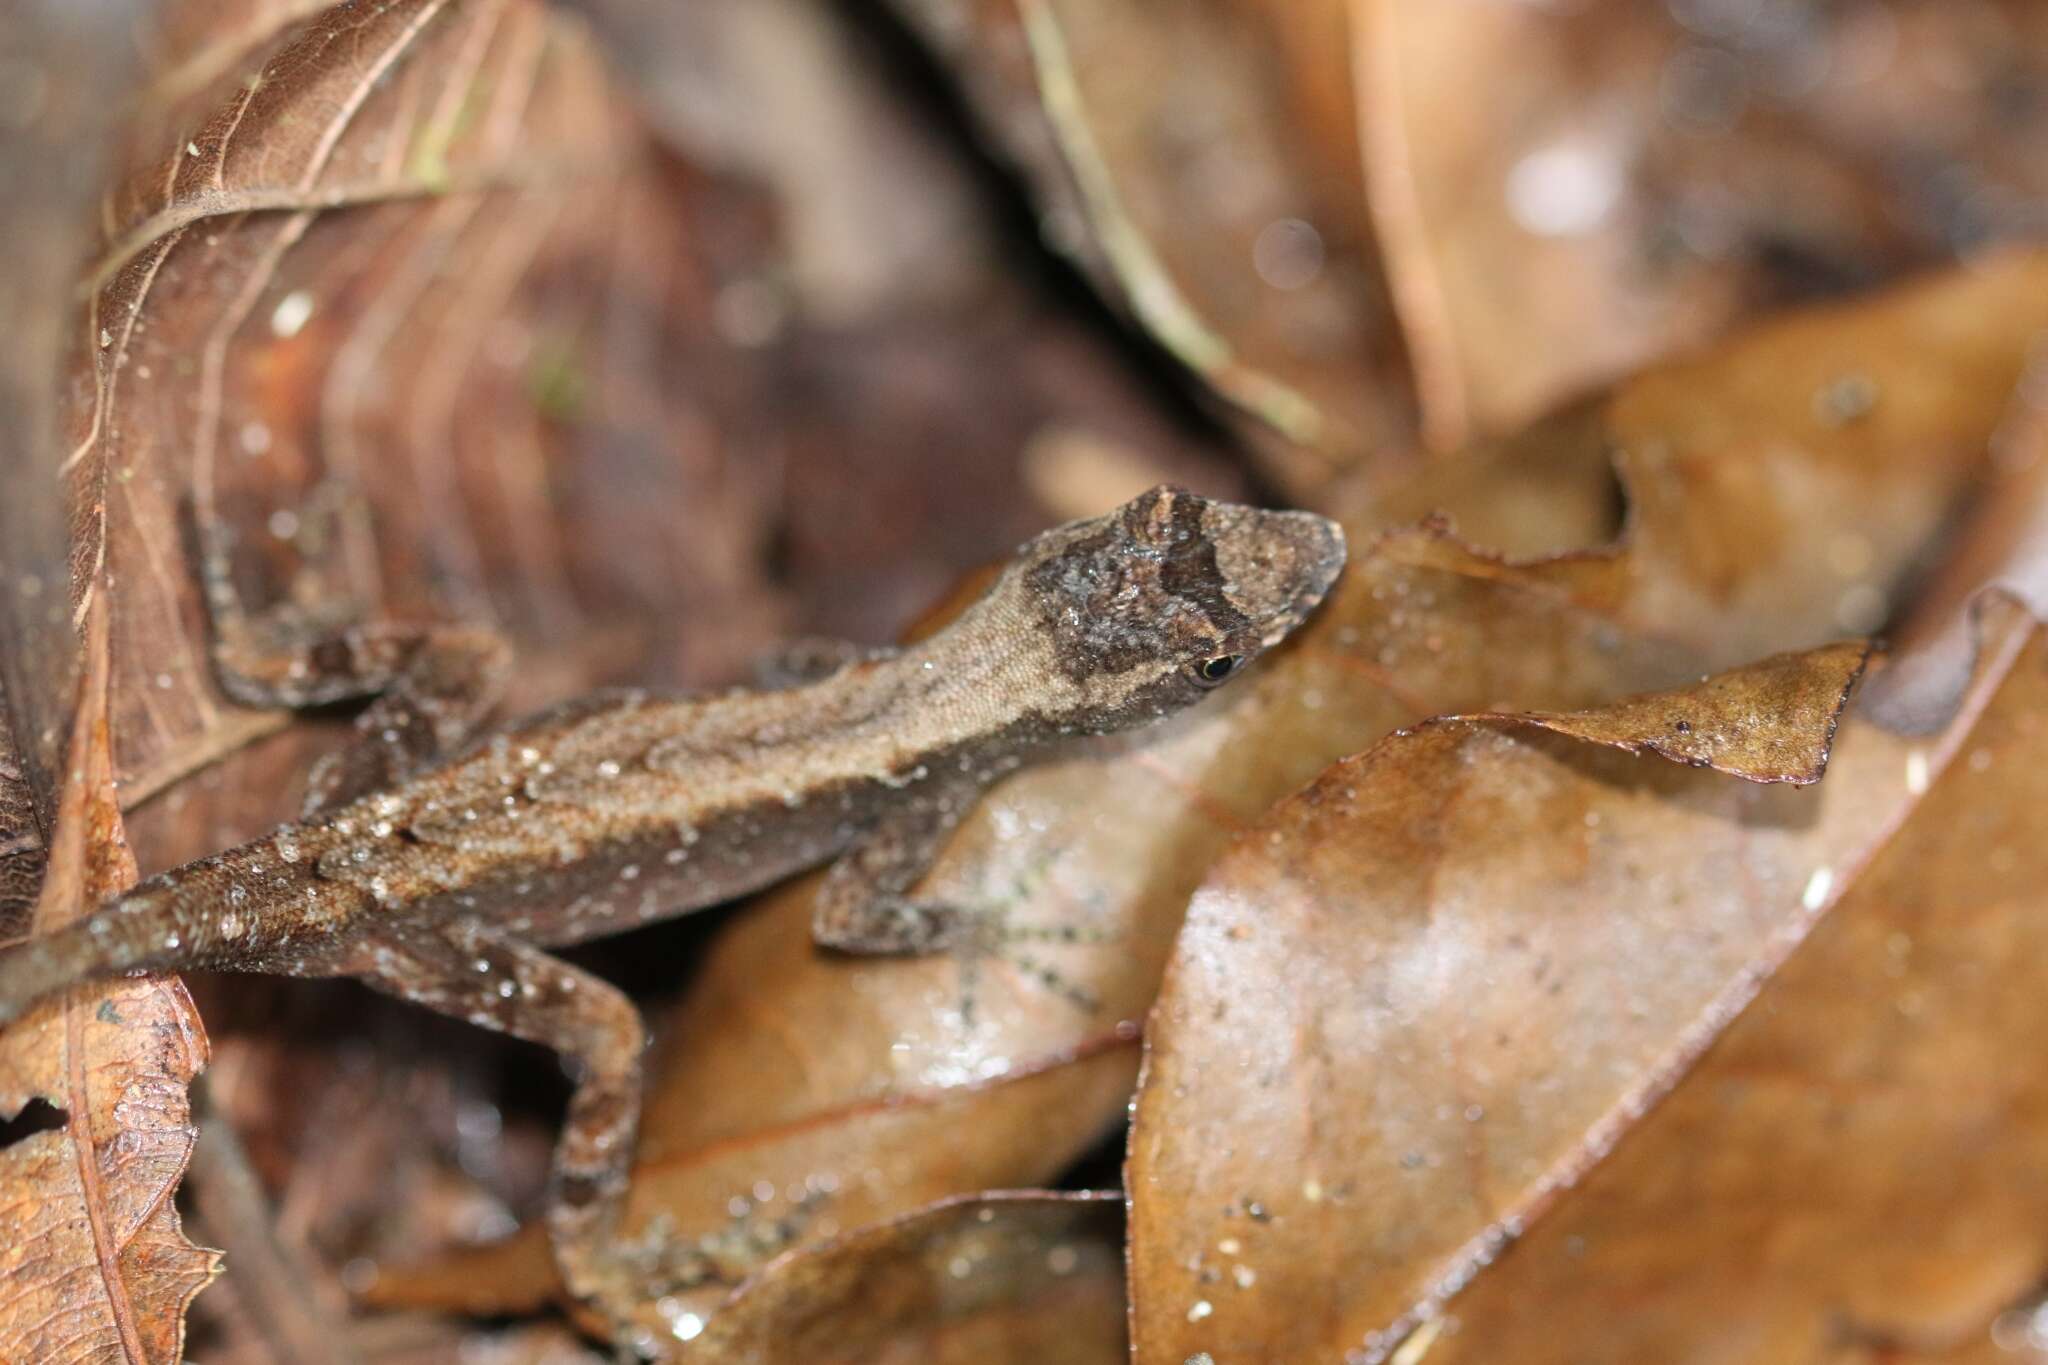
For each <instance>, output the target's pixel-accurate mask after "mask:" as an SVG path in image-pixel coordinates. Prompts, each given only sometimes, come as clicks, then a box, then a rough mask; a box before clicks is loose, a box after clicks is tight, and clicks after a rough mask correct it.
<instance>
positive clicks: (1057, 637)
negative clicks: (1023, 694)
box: [1012, 486, 1344, 732]
mask: <svg viewBox="0 0 2048 1365" xmlns="http://www.w3.org/2000/svg"><path fill="white" fill-rule="evenodd" d="M1343 567H1344V533H1343V531H1342V530H1341V529H1340V528H1339V527H1338V526H1337V524H1336V523H1335V522H1332V521H1329V520H1326V519H1325V518H1322V517H1318V516H1314V515H1312V514H1310V513H1307V512H1269V511H1263V510H1261V509H1258V508H1254V507H1241V506H1238V505H1237V504H1235V503H1227V502H1214V501H1211V500H1210V499H1208V498H1204V497H1202V496H1200V495H1199V494H1195V493H1190V492H1187V491H1186V490H1184V489H1179V488H1170V487H1164V486H1162V487H1159V488H1154V489H1152V490H1151V491H1150V492H1148V493H1145V494H1143V495H1141V496H1139V497H1137V498H1135V499H1133V500H1132V501H1130V502H1128V503H1125V504H1124V505H1123V506H1122V507H1119V508H1117V509H1116V510H1115V511H1113V512H1110V513H1108V514H1106V515H1104V516H1100V517H1095V518H1093V519H1091V520H1087V521H1076V522H1070V523H1068V524H1067V525H1065V526H1060V527H1056V528H1054V529H1053V530H1050V531H1047V532H1045V533H1044V534H1043V535H1041V536H1039V537H1037V538H1036V539H1034V540H1032V541H1030V542H1029V543H1028V544H1026V545H1025V546H1024V547H1023V549H1022V550H1021V551H1020V553H1019V556H1018V562H1017V564H1016V566H1015V568H1016V576H1015V578H1014V579H1013V580H1012V581H1013V583H1014V584H1015V586H1016V587H1017V589H1018V590H1019V591H1020V592H1021V594H1022V596H1023V601H1024V608H1025V611H1026V612H1027V613H1028V614H1029V615H1030V616H1031V617H1033V618H1035V624H1036V625H1037V626H1038V627H1039V628H1040V631H1041V638H1043V639H1044V640H1045V641H1046V643H1047V647H1048V648H1049V651H1050V654H1051V666H1052V668H1053V669H1055V670H1056V671H1057V672H1058V673H1060V674H1061V675H1063V676H1064V678H1065V679H1066V680H1067V681H1068V682H1070V683H1071V684H1073V694H1077V695H1076V705H1075V706H1074V708H1073V710H1072V711H1071V713H1070V714H1068V715H1066V716H1063V717H1061V720H1062V722H1063V723H1064V724H1067V725H1070V726H1071V727H1072V728H1074V729H1079V730H1087V731H1093V732H1106V731H1110V730H1119V729H1123V728H1125V727H1127V726H1131V725H1137V724H1142V723H1143V722H1145V721H1148V720H1151V719H1153V718H1154V717H1156V716H1160V715H1164V714H1166V713H1167V712H1169V711H1175V710H1178V709H1180V708H1181V707H1183V706H1186V705H1188V704H1189V703H1190V702H1193V701H1195V700H1196V699H1197V698H1199V697H1200V696H1201V695H1202V694H1203V693H1205V692H1207V691H1209V690H1210V689H1211V688H1214V687H1216V686H1217V685H1218V684H1220V683H1222V682H1223V681H1224V680H1225V679H1227V678H1230V677H1232V676H1233V675H1235V674H1236V673H1237V672H1239V671H1240V670H1241V669H1243V667H1244V666H1245V665H1246V664H1248V663H1250V662H1251V661H1252V659H1254V658H1255V657H1257V656H1258V654H1259V653H1260V652H1261V651H1263V650H1265V649H1267V648H1268V647H1269V646H1271V645H1274V644H1277V643H1278V642H1279V641H1280V640H1281V639H1283V638H1284V637H1285V636H1286V635H1287V633H1288V632H1289V631H1291V630H1293V629H1294V627H1295V626H1297V625H1299V624H1300V623H1301V621H1302V619H1303V618H1304V617H1306V616H1307V615H1308V614H1309V612H1310V611H1312V610H1314V608H1315V606H1316V604H1317V603H1318V602H1320V601H1322V599H1323V594H1324V593H1325V592H1327V591H1328V590H1329V588H1330V584H1331V583H1332V582H1334V581H1335V580H1336V577H1337V574H1338V572H1339V570H1341V569H1342V568H1343Z"/></svg>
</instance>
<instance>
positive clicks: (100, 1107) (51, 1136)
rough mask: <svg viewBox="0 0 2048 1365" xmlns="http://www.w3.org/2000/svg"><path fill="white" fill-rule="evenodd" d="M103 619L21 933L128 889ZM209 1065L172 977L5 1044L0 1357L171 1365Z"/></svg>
mask: <svg viewBox="0 0 2048 1365" xmlns="http://www.w3.org/2000/svg"><path fill="white" fill-rule="evenodd" d="M105 620H106V614H105V611H104V608H103V607H102V608H100V609H95V610H94V611H92V612H91V613H90V614H89V617H88V643H89V645H90V646H91V648H90V649H89V651H88V655H89V659H90V660H91V662H90V663H89V665H88V669H87V671H86V673H85V674H84V676H83V682H82V685H81V688H80V694H79V696H78V698H77V703H76V708H75V715H76V717H77V721H76V725H75V727H74V729H73V731H72V741H71V748H70V762H69V765H68V774H69V775H68V780H67V782H66V784H65V788H64V797H63V800H62V802H61V803H60V804H59V806H58V810H57V818H56V822H55V826H54V829H55V833H54V835H53V838H52V843H51V847H50V857H49V863H48V866H47V868H46V870H45V874H44V877H43V883H42V889H41V897H40V900H39V902H38V905H37V908H36V914H35V924H34V928H35V929H36V930H37V931H38V932H43V933H47V932H50V931H51V930H53V929H55V928H56V927H57V926H58V925H60V924H63V923H66V922H68V921H69V920H71V919H73V918H75V917H76V916H78V915H81V914H83V913H85V912H86V911H87V910H89V909H90V908H91V907H92V906H94V905H96V904H97V903H98V902H99V900H100V899H101V898H102V897H104V896H107V895H110V894H112V893H114V892H116V891H119V890H121V889H122V888H124V887H126V886H127V885H129V884H130V883H131V882H133V881H134V879H135V864H134V860H133V859H132V858H131V857H130V856H129V854H128V849H127V845H126V843H125V842H123V839H122V833H121V814H120V808H119V806H118V804H117V803H116V801H115V799H114V789H113V765H112V757H111V752H110V748H111V746H110V743H109V739H108V733H107V722H106V709H105V708H106V688H107V663H106V649H105V646H106V627H105ZM205 1064H206V1040H205V1035H204V1034H203V1033H201V1032H200V1029H199V1018H198V1015H197V1014H196V1013H195V1012H194V1011H193V1009H192V1002H191V1000H190V999H189V998H188V997H187V996H186V994H185V989H184V987H183V986H182V985H181V984H179V983H178V981H177V980H176V979H175V978H172V979H169V980H163V979H135V980H121V981H116V982H113V983H111V984H109V985H106V986H95V987H89V988H84V989H80V990H77V991H73V992H71V993H69V994H68V995H65V996H63V997H61V998H59V999H56V1000H52V1001H50V1002H49V1003H47V1004H45V1005H44V1006H43V1007H42V1008H40V1009H37V1010H35V1011H33V1012H32V1013H29V1014H27V1015H24V1016H22V1018H20V1019H19V1020H16V1021H15V1022H14V1023H12V1024H10V1025H9V1026H8V1028H7V1031H6V1033H5V1034H4V1035H0V1113H4V1114H5V1115H6V1116H8V1117H9V1119H10V1120H12V1121H14V1122H17V1123H19V1122H23V1121H24V1120H26V1121H27V1122H28V1126H29V1129H30V1131H28V1132H27V1133H26V1134H25V1135H23V1136H20V1137H18V1138H16V1139H15V1140H14V1141H12V1142H11V1143H10V1144H9V1145H8V1146H6V1147H5V1148H4V1149H0V1188H4V1189H6V1190H7V1191H9V1195H8V1197H7V1198H6V1199H5V1200H4V1201H0V1209H4V1213H0V1247H4V1250H0V1359H6V1360H24V1361H26V1360H34V1361H49V1362H53V1363H54V1362H68V1361H80V1362H83V1361H95V1362H97V1361H105V1360H120V1361H127V1362H134V1365H141V1363H142V1362H151V1363H152V1365H155V1363H157V1362H163V1363H164V1365H168V1363H169V1362H173V1361H176V1360H178V1359H180V1358H181V1357H182V1354H183V1346H184V1339H185V1309H186V1307H187V1305H188V1304H190V1302H191V1300H192V1297H193V1295H195V1294H197V1293H198V1292H199V1291H200V1289H201V1288H203V1287H204V1286H205V1285H206V1283H207V1281H208V1280H210V1279H212V1278H213V1275H214V1273H215V1271H216V1269H217V1262H218V1260H219V1258H218V1256H217V1255H216V1254H215V1253H213V1252H210V1251H203V1250H201V1249H200V1248H198V1247H195V1246H193V1245H192V1244H191V1243H190V1242H188V1241H187V1240H185V1236H184V1233H183V1232H182V1231H181V1230H180V1229H179V1226H178V1213H177V1209H176V1207H175V1206H174V1205H173V1204H172V1202H171V1196H172V1194H173V1192H174V1191H175V1190H176V1188H177V1184H178V1181H179V1179H180V1178H181V1177H182V1176H183V1175H184V1172H185V1166H186V1163H187V1161H188V1160H189V1159H190V1158H191V1154H192V1141H193V1136H194V1129H193V1127H192V1124H191V1112H190V1107H189V1104H188V1102H187V1100H186V1096H185V1087H186V1086H187V1085H188V1084H189V1083H190V1082H191V1080H192V1077H193V1076H194V1075H196V1074H197V1073H198V1071H199V1069H200V1068H201V1067H203V1066H204V1065H205Z"/></svg>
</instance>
